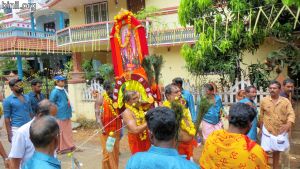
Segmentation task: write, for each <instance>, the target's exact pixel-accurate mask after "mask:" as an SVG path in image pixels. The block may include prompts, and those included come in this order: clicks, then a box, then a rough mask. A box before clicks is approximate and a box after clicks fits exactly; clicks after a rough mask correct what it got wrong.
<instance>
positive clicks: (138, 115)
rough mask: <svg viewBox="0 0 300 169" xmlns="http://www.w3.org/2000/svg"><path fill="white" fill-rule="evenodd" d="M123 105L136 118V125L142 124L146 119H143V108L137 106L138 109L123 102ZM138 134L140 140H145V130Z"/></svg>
mask: <svg viewBox="0 0 300 169" xmlns="http://www.w3.org/2000/svg"><path fill="white" fill-rule="evenodd" d="M125 107H126V108H127V109H129V110H130V111H132V112H133V114H134V116H135V118H136V125H137V126H140V125H142V124H144V123H145V122H146V119H145V112H144V110H143V109H142V107H139V110H138V109H136V108H135V107H133V106H131V105H129V104H127V103H125ZM139 135H140V139H141V140H146V138H147V130H144V131H143V133H141V134H139Z"/></svg>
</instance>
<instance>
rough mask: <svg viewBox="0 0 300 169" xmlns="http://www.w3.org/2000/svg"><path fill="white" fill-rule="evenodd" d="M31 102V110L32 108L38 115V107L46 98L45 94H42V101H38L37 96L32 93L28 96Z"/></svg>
mask: <svg viewBox="0 0 300 169" xmlns="http://www.w3.org/2000/svg"><path fill="white" fill-rule="evenodd" d="M27 95H28V97H29V100H30V104H31V108H32V112H33V113H34V114H36V113H37V112H36V111H37V106H38V104H39V102H40V101H42V100H44V99H45V98H46V97H45V95H44V94H43V93H40V99H38V97H37V94H36V93H34V92H30V93H28V94H27Z"/></svg>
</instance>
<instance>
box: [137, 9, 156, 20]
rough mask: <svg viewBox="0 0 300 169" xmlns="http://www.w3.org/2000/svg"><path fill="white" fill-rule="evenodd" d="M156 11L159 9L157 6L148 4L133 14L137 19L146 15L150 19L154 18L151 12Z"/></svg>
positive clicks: (141, 18) (145, 17)
mask: <svg viewBox="0 0 300 169" xmlns="http://www.w3.org/2000/svg"><path fill="white" fill-rule="evenodd" d="M157 11H159V9H158V8H156V7H154V6H149V7H147V8H144V9H142V10H140V11H138V12H137V13H136V14H134V16H135V17H136V18H137V19H139V20H145V19H147V18H148V17H150V18H151V19H156V18H155V17H154V16H152V14H153V13H155V12H157Z"/></svg>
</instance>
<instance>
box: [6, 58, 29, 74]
mask: <svg viewBox="0 0 300 169" xmlns="http://www.w3.org/2000/svg"><path fill="white" fill-rule="evenodd" d="M17 67H18V63H17V60H12V59H11V58H6V59H3V60H2V61H1V66H0V71H1V72H3V71H12V70H17V69H18V68H17ZM22 68H23V70H28V69H29V65H28V63H27V61H26V60H24V59H23V60H22Z"/></svg>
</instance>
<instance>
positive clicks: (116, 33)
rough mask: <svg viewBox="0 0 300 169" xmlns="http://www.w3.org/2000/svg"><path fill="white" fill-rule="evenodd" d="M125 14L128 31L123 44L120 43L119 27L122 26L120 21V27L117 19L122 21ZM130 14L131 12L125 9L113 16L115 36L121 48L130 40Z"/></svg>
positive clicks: (131, 14)
mask: <svg viewBox="0 0 300 169" xmlns="http://www.w3.org/2000/svg"><path fill="white" fill-rule="evenodd" d="M126 16H127V24H128V32H127V34H126V37H125V42H124V44H122V41H121V37H120V29H121V27H122V23H121V27H120V24H119V21H122V20H123V19H124V18H125V17H126ZM132 16H133V13H132V12H129V11H125V12H123V13H121V14H118V15H117V16H115V17H114V22H115V25H116V27H115V28H116V32H115V36H116V38H117V39H118V42H119V45H120V46H121V48H124V47H126V46H127V45H128V43H129V41H130V36H131V17H132Z"/></svg>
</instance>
